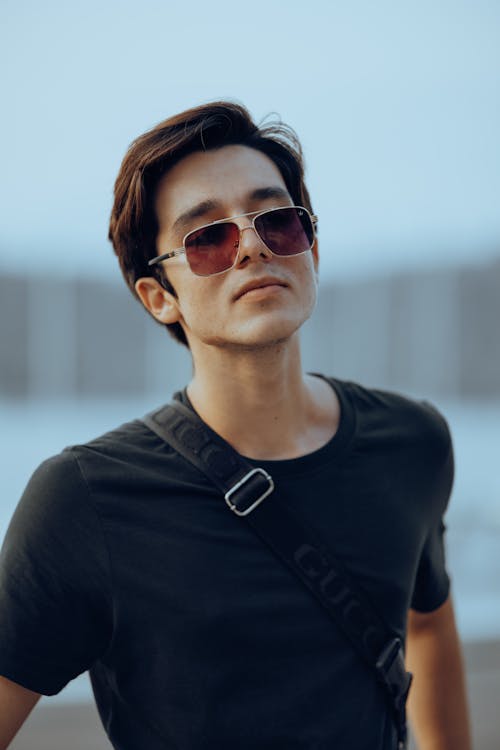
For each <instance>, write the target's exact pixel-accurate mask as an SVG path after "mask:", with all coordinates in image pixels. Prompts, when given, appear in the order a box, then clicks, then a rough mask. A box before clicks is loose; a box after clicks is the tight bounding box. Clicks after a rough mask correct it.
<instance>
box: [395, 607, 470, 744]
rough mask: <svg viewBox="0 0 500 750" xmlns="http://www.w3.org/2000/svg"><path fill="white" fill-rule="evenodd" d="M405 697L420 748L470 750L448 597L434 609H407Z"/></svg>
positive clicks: (459, 656)
mask: <svg viewBox="0 0 500 750" xmlns="http://www.w3.org/2000/svg"><path fill="white" fill-rule="evenodd" d="M406 666H407V669H408V670H409V671H410V672H413V684H412V686H411V689H410V695H409V699H408V712H409V717H410V721H411V726H412V729H413V733H414V735H415V739H416V740H417V745H418V748H419V750H471V747H472V743H471V737H470V726H469V716H468V707H467V696H466V688H465V675H464V668H463V661H462V652H461V647H460V642H459V638H458V634H457V630H456V626H455V616H454V612H453V604H452V601H451V597H448V599H447V600H446V602H445V603H444V604H442V605H441V606H440V607H438V609H436V610H434V612H428V613H421V612H416V611H415V610H410V612H409V618H408V635H407V646H406Z"/></svg>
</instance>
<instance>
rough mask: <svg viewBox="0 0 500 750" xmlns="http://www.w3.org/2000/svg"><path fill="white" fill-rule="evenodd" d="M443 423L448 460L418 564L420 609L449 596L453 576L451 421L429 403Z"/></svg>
mask: <svg viewBox="0 0 500 750" xmlns="http://www.w3.org/2000/svg"><path fill="white" fill-rule="evenodd" d="M426 406H428V407H429V408H430V409H431V410H432V412H433V413H434V414H435V416H436V419H438V420H439V421H440V423H441V428H442V439H441V448H442V450H443V455H444V456H445V458H444V460H442V461H440V465H439V467H438V471H437V473H436V478H435V489H434V492H433V497H432V512H431V514H430V517H431V520H430V528H429V531H428V534H427V537H426V539H425V543H424V545H423V549H422V552H421V555H420V560H419V564H418V570H417V575H416V579H415V586H414V590H413V595H412V600H411V607H412V609H415V610H417V611H418V612H432V611H433V610H435V609H437V608H438V607H440V606H441V605H442V604H444V602H445V601H446V599H447V598H448V595H449V592H450V578H449V575H448V572H447V569H446V548H445V532H446V523H445V522H444V514H445V511H446V509H447V507H448V503H449V499H450V494H451V489H452V486H453V479H454V456H453V445H452V440H451V435H450V431H449V428H448V425H447V423H446V421H445V420H444V418H443V417H442V416H441V414H440V413H439V412H438V411H437V410H436V409H435V408H434V407H433V406H432V405H431V404H427V403H426Z"/></svg>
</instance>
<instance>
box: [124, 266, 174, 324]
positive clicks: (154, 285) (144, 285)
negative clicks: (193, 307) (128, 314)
mask: <svg viewBox="0 0 500 750" xmlns="http://www.w3.org/2000/svg"><path fill="white" fill-rule="evenodd" d="M135 291H136V292H137V296H138V297H139V299H140V300H141V302H142V304H143V305H144V307H145V308H146V310H148V311H149V312H150V313H151V315H152V316H153V317H154V318H156V320H158V321H159V322H160V323H165V324H169V323H178V322H179V320H180V319H181V312H180V310H179V304H178V300H177V299H176V298H175V297H174V296H173V294H171V293H170V292H167V290H166V289H164V288H163V287H162V285H161V284H160V283H159V281H157V280H156V279H154V278H153V277H152V276H144V277H142V278H140V279H137V281H136V282H135Z"/></svg>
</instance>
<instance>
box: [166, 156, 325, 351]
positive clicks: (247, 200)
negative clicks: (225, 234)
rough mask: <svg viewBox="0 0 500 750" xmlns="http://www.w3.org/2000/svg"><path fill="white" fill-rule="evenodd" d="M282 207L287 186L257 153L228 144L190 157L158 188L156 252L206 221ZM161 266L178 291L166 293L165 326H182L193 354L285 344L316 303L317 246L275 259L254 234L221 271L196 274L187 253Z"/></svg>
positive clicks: (244, 221)
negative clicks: (252, 285) (201, 349)
mask: <svg viewBox="0 0 500 750" xmlns="http://www.w3.org/2000/svg"><path fill="white" fill-rule="evenodd" d="M286 205H293V201H292V199H291V197H290V195H289V193H288V191H287V189H286V186H285V182H284V180H283V178H282V176H281V174H280V172H279V170H278V168H277V167H276V165H275V164H274V162H272V161H271V159H269V158H268V157H267V156H266V155H265V154H263V153H261V152H260V151H257V150H255V149H252V148H249V147H246V146H239V145H232V146H224V147H222V148H220V149H216V150H211V151H206V152H203V151H200V152H195V153H193V154H190V155H189V156H187V157H185V158H184V159H182V160H181V161H180V162H179V163H178V164H176V165H175V166H174V167H173V168H172V169H171V170H170V171H169V172H168V174H167V175H165V177H164V178H163V179H162V180H161V181H160V184H159V186H158V190H157V194H156V201H155V208H156V214H157V218H158V226H159V231H158V237H157V242H156V247H157V252H158V254H161V253H164V252H169V251H170V250H173V249H175V248H179V247H181V246H182V239H183V237H184V235H185V234H186V233H187V232H189V231H191V230H193V229H196V228H197V227H199V226H201V225H203V224H207V223H209V222H211V221H215V220H217V219H223V218H227V217H232V216H240V215H241V214H246V213H249V212H251V211H257V210H263V209H267V208H276V207H279V206H286ZM186 215H187V218H186V220H185V221H184V223H181V224H179V221H178V220H179V217H182V216H186ZM176 222H177V223H176ZM235 222H236V223H237V224H238V226H239V227H240V228H243V227H248V226H249V225H250V224H251V220H249V218H248V217H242V218H236V219H235ZM174 225H175V226H174ZM163 268H164V273H165V274H166V275H167V278H168V279H169V281H170V282H171V284H172V285H173V287H174V289H175V291H176V293H177V299H175V298H174V297H173V296H172V295H169V294H168V292H165V293H164V294H165V295H166V297H167V299H168V304H169V305H170V307H169V311H170V312H169V313H168V314H169V315H170V316H172V315H173V319H172V317H170V318H169V319H168V320H163V322H176V321H178V322H180V323H181V325H182V327H183V329H184V331H185V333H186V336H187V338H188V341H189V344H190V347H191V350H192V351H193V353H195V352H196V350H197V347H198V344H199V343H202V344H205V345H212V346H219V347H237V348H241V347H244V348H255V347H257V348H260V347H264V346H269V345H270V344H273V343H276V342H279V341H284V340H286V339H287V338H289V337H290V336H292V334H293V333H294V332H295V331H297V329H298V328H299V327H300V326H301V325H302V323H303V322H304V321H305V320H306V319H307V318H308V317H309V316H310V314H311V312H312V310H313V307H314V304H315V301H316V286H317V277H316V270H317V247H316V243H315V245H314V247H313V250H312V251H308V252H307V253H304V254H302V255H297V256H290V257H277V256H274V255H272V253H271V251H270V250H269V249H268V248H267V247H266V246H265V245H264V244H263V243H262V241H261V240H260V239H259V237H258V236H257V234H256V233H255V232H254V230H253V229H247V230H245V231H243V232H242V234H241V236H240V249H239V255H238V259H237V262H236V265H235V266H234V267H233V268H231V269H230V270H228V271H226V272H225V273H222V274H219V275H216V276H208V277H202V276H196V275H195V274H194V273H193V272H192V271H191V270H190V268H189V266H188V263H187V261H186V256H185V255H181V256H179V257H175V258H172V259H169V260H167V261H165V262H164V264H163ZM273 279H274V280H275V281H276V282H277V283H276V284H274V285H269V286H267V287H265V288H262V289H259V290H254V291H251V292H248V293H246V294H243V295H241V296H238V295H239V294H240V292H241V290H242V287H244V286H245V285H246V284H248V283H249V282H254V281H256V280H257V281H258V280H262V281H263V282H268V281H269V280H273ZM157 317H158V316H157Z"/></svg>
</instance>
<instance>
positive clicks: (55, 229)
mask: <svg viewBox="0 0 500 750" xmlns="http://www.w3.org/2000/svg"><path fill="white" fill-rule="evenodd" d="M0 12H1V21H2V22H1V24H0V29H1V31H0V61H1V69H2V71H3V76H2V78H3V81H2V99H3V112H4V115H3V117H2V121H1V124H0V133H1V138H0V158H1V167H2V168H1V172H0V203H1V212H0V346H1V368H0V414H1V427H2V429H1V434H0V448H1V450H0V456H1V459H0V461H1V472H2V480H3V486H4V491H3V493H2V503H1V506H0V538H1V537H3V535H4V533H5V531H6V529H7V525H8V522H9V519H10V516H11V515H12V512H13V510H14V508H15V505H16V503H17V501H18V499H19V496H20V494H21V492H22V490H23V487H24V485H25V484H26V482H27V480H28V478H29V476H30V474H31V472H32V471H33V470H34V468H35V467H36V466H37V465H38V464H39V463H40V461H42V460H43V459H44V458H46V457H47V456H49V455H51V454H53V453H55V452H58V451H60V450H61V449H62V448H63V447H64V446H66V445H68V444H71V443H76V442H83V441H85V440H88V439H90V438H92V437H94V436H96V435H97V434H99V433H100V432H102V431H104V430H106V429H109V428H112V427H114V426H116V424H117V423H121V422H124V421H127V420H128V419H131V418H135V417H137V416H140V415H141V414H143V413H144V412H146V411H148V410H149V409H152V408H153V407H154V406H156V405H158V404H160V403H162V402H164V401H166V400H168V399H169V397H170V394H171V393H172V391H174V390H177V389H178V388H181V387H183V386H184V385H185V384H186V382H187V379H188V378H189V375H190V362H189V358H188V355H187V352H186V351H184V350H183V348H182V347H180V346H179V345H176V344H175V343H174V342H173V341H172V340H171V339H170V338H169V337H168V336H167V335H166V333H165V332H164V331H163V330H162V329H161V328H160V326H158V325H156V324H155V323H154V322H153V321H152V320H151V319H150V318H149V317H148V316H147V315H146V313H145V312H144V311H143V310H142V309H141V308H140V307H139V304H138V303H137V302H136V301H135V300H134V299H133V298H132V296H131V295H130V293H129V292H128V290H127V289H126V287H125V285H124V283H123V281H122V280H121V277H120V273H119V269H118V264H117V262H116V259H115V257H114V255H113V252H112V249H111V246H110V245H109V244H108V243H107V240H106V237H107V222H108V217H109V212H110V208H111V202H112V189H113V183H114V179H115V177H116V174H117V171H118V168H119V165H120V162H121V159H122V158H123V155H124V152H125V150H126V148H127V146H128V144H129V143H130V142H131V140H132V139H133V138H135V137H136V136H137V135H139V134H140V133H142V132H143V131H145V130H146V129H148V128H149V127H151V126H153V125H154V124H156V123H157V122H158V121H160V120H162V119H164V118H165V117H168V116H170V115H172V114H174V113H177V112H178V111H180V110H182V109H185V108H187V107H191V106H194V105H196V104H199V103H201V102H206V101H210V100H214V99H222V98H224V99H227V98H229V99H233V100H236V101H239V102H241V103H243V104H245V105H246V106H247V107H248V108H249V109H250V111H251V113H252V114H253V116H254V118H255V119H256V120H257V121H259V120H261V119H263V118H265V117H266V116H269V115H270V114H272V113H277V114H279V115H280V116H281V118H282V119H283V120H284V121H285V122H287V123H289V124H290V125H292V126H293V127H294V128H295V129H296V131H297V133H298V135H299V137H300V139H301V142H302V144H303V147H304V151H305V156H306V165H307V182H308V185H309V189H310V192H311V195H312V201H313V206H314V210H315V212H316V213H317V214H318V215H319V238H320V252H321V268H320V271H321V288H320V296H319V301H318V306H317V309H316V311H315V314H314V316H313V318H312V319H311V320H310V321H309V322H308V323H307V324H306V326H305V328H304V331H303V351H304V366H305V368H306V369H307V370H309V371H322V372H325V373H327V374H331V375H336V376H338V377H343V378H346V379H351V380H357V381H359V382H361V383H363V384H364V385H367V386H372V387H380V388H390V389H395V390H399V391H401V392H403V393H406V394H408V395H411V396H414V397H416V398H425V399H428V400H431V401H433V403H434V404H435V405H436V406H437V407H438V408H439V409H440V410H441V411H442V412H443V414H444V415H445V417H446V418H447V420H448V422H449V424H450V427H451V430H452V434H453V438H454V445H455V454H456V467H457V468H456V479H455V485H454V490H453V495H452V499H451V503H450V507H449V511H448V514H447V518H446V520H447V527H448V531H447V544H448V564H449V569H450V574H451V577H452V584H453V593H454V599H455V606H456V611H457V618H458V626H459V630H460V634H461V637H462V639H463V641H464V644H465V653H466V661H467V669H468V677H469V694H470V700H471V705H472V713H473V726H474V733H475V738H476V747H477V748H480V750H489V748H493V747H495V748H496V747H498V741H499V739H500V728H498V727H495V721H496V717H495V716H494V713H495V708H494V705H495V695H496V696H497V698H498V694H499V693H500V646H499V644H500V501H499V498H500V476H499V474H498V472H497V471H496V466H497V463H498V456H499V452H500V335H499V322H500V210H499V207H500V204H499V200H500V140H499V137H498V133H500V44H499V33H500V3H499V2H498V1H496V2H495V1H494V0H489V1H488V0H477V2H475V3H469V2H461V0H454V1H453V2H451V1H450V2H448V1H447V0H440V1H439V2H430V0H420V2H418V3H417V2H396V1H395V0H393V1H390V0H380V1H379V2H378V3H371V2H369V0H358V1H357V0H351V2H327V0H311V1H310V2H309V3H307V4H304V3H299V2H297V1H296V0H288V2H286V3H284V2H276V1H274V2H273V0H267V1H266V2H264V1H263V0H254V2H253V3H252V5H251V7H247V8H245V9H243V8H241V7H240V6H238V5H236V4H235V3H234V2H229V1H226V0H214V1H213V2H212V3H210V4H201V3H200V4H197V3H195V4H189V5H186V4H181V3H173V2H167V1H165V2H155V1H154V0H144V1H143V2H142V3H141V4H140V5H139V4H138V3H133V2H131V1H130V0H121V2H117V0H111V1H110V2H97V1H96V0H87V1H86V2H85V3H64V2H62V0H54V1H53V2H50V0H48V2H45V3H43V4H40V3H35V2H34V1H29V0H16V2H14V1H13V0H3V3H2V5H1V11H0ZM90 701H91V693H90V688H89V684H88V680H87V678H86V676H82V677H81V678H78V679H77V680H75V681H74V682H73V683H71V684H70V685H69V686H68V687H67V688H65V690H64V691H63V692H62V693H61V694H60V695H59V696H57V697H55V698H51V699H42V701H41V705H40V708H38V709H37V711H36V712H35V714H34V715H33V717H32V718H30V720H29V721H28V723H27V724H26V726H25V727H24V728H23V729H22V730H21V733H20V734H19V737H18V739H17V740H16V741H15V742H14V744H13V747H14V748H17V750H23V749H24V750H28V748H30V747H32V746H33V747H35V746H36V747H37V750H43V748H44V747H47V748H49V747H50V748H51V750H58V748H59V747H61V748H63V747H64V748H66V747H67V746H68V745H67V744H66V745H65V744H64V743H65V742H67V738H68V737H71V743H72V747H73V750H78V748H79V747H80V746H79V745H78V744H77V743H78V742H79V741H80V740H79V738H83V739H81V742H82V745H81V746H82V748H83V747H85V748H87V749H88V748H96V750H97V749H98V748H101V747H102V748H105V747H107V746H108V747H109V745H107V744H106V741H105V740H104V739H103V732H102V730H101V729H100V728H99V727H98V724H97V719H96V715H95V711H94V709H92V708H90V707H89V706H90ZM62 706H64V713H61V707H62ZM35 736H36V741H35V739H34V737H35ZM44 738H46V739H44ZM65 738H66V739H65ZM44 742H46V743H47V744H46V745H45V744H43V743H44ZM30 743H35V744H30ZM58 743H59V744H58Z"/></svg>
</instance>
